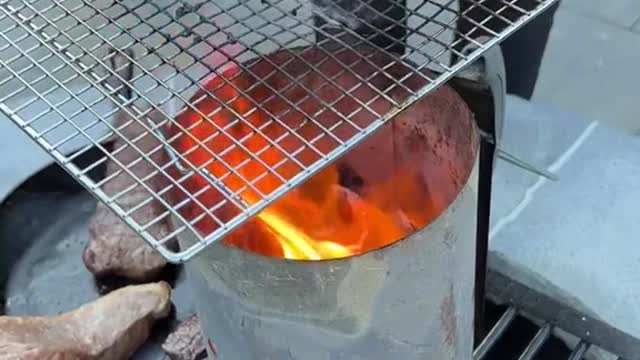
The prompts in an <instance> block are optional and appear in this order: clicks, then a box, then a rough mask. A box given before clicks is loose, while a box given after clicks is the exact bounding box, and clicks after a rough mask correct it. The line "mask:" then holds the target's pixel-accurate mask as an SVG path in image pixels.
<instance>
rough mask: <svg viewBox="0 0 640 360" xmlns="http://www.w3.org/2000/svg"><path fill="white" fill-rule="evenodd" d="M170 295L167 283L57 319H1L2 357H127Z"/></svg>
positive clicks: (128, 290) (137, 288)
mask: <svg viewBox="0 0 640 360" xmlns="http://www.w3.org/2000/svg"><path fill="white" fill-rule="evenodd" d="M170 297H171V288H170V287H169V285H168V284H167V283H165V282H159V283H153V284H146V285H132V286H128V287H125V288H122V289H119V290H116V291H113V292H111V293H110V294H108V295H106V296H104V297H101V298H99V299H98V300H95V301H94V302H92V303H89V304H85V305H83V306H81V307H79V308H77V309H76V310H73V311H70V312H68V313H65V314H62V315H59V316H53V317H13V316H0V359H84V360H91V359H100V360H121V359H128V358H130V357H131V355H133V353H134V352H135V351H136V350H137V349H138V347H139V346H140V345H142V344H143V343H144V342H145V341H146V340H147V337H148V336H149V333H150V331H151V327H152V326H153V324H154V323H155V322H156V320H158V319H162V318H165V317H167V316H168V314H169V310H170V308H171V299H170Z"/></svg>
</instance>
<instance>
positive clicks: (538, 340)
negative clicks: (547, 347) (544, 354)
mask: <svg viewBox="0 0 640 360" xmlns="http://www.w3.org/2000/svg"><path fill="white" fill-rule="evenodd" d="M552 329H553V327H552V326H551V325H550V324H544V326H542V327H541V328H540V330H538V332H537V333H536V336H535V337H534V338H533V340H531V342H530V343H529V345H527V348H526V349H525V350H524V352H523V353H522V355H520V357H519V358H518V360H533V358H534V357H535V356H536V355H537V354H538V352H539V351H540V349H542V346H543V345H544V343H545V342H546V341H547V339H549V336H551V330H552Z"/></svg>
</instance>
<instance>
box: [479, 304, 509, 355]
mask: <svg viewBox="0 0 640 360" xmlns="http://www.w3.org/2000/svg"><path fill="white" fill-rule="evenodd" d="M516 315H517V311H516V308H514V307H509V308H508V309H507V311H505V312H504V314H502V317H501V318H500V320H498V322H497V323H496V324H495V325H494V326H493V328H492V329H491V331H490V332H489V334H488V335H487V337H485V338H484V340H483V341H482V342H481V343H480V345H478V347H477V348H476V349H475V351H474V352H473V359H474V360H483V359H484V358H485V356H487V354H488V353H489V351H490V350H491V348H493V346H494V345H495V344H496V342H497V341H498V340H499V339H500V337H502V334H504V332H505V331H506V330H507V328H508V327H509V325H511V323H512V322H513V320H514V319H515V318H516Z"/></svg>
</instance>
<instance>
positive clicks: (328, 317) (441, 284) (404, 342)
mask: <svg viewBox="0 0 640 360" xmlns="http://www.w3.org/2000/svg"><path fill="white" fill-rule="evenodd" d="M470 131H473V130H470ZM476 159H477V157H476ZM466 174H470V175H469V177H468V179H467V181H466V183H465V185H464V186H463V188H462V190H461V191H460V192H459V194H458V195H457V197H456V198H455V200H454V201H453V202H452V203H451V204H450V206H449V207H448V208H447V210H446V211H444V212H443V213H442V214H441V215H440V216H439V217H438V218H437V219H436V220H435V221H434V222H433V223H431V224H430V225H429V226H427V227H425V228H423V229H421V230H419V231H417V232H415V233H414V234H413V235H411V236H409V237H407V238H405V239H403V240H401V241H398V242H396V243H394V244H392V245H390V246H387V247H385V248H382V249H380V250H377V251H373V252H370V253H366V254H363V255H360V256H355V257H351V258H346V259H340V260H327V261H291V260H283V259H276V258H268V257H263V256H257V255H254V254H252V253H248V252H245V251H242V250H239V249H236V248H233V247H228V246H225V245H223V244H221V243H216V244H214V245H212V246H210V247H209V248H207V249H206V250H205V251H204V252H203V253H202V254H201V255H199V256H198V257H196V258H194V259H192V260H191V261H190V262H188V263H187V264H186V268H187V271H188V276H189V281H190V283H191V287H192V289H193V294H194V300H195V303H196V307H197V311H198V315H199V317H200V320H201V323H202V329H203V332H204V334H205V336H206V338H207V339H209V340H210V349H209V350H210V351H211V352H213V351H216V352H217V358H218V359H222V360H255V359H260V360H267V359H272V360H283V359H303V360H325V359H340V360H343V359H349V360H361V359H367V360H372V359H381V360H382V359H384V360H389V359H403V360H412V359H416V360H417V359H420V360H424V359H434V360H453V359H456V360H458V359H459V360H468V359H471V358H472V348H473V309H474V307H473V300H474V296H473V286H474V264H475V232H476V220H475V219H476V207H477V190H476V184H477V176H478V171H477V160H476V161H474V162H473V165H472V169H468V172H467V173H466ZM181 241H182V242H183V243H185V242H186V243H191V242H192V241H195V238H193V239H192V238H189V237H186V236H183V237H182V238H181ZM214 344H215V345H214ZM214 349H215V350H214ZM211 355H213V354H211Z"/></svg>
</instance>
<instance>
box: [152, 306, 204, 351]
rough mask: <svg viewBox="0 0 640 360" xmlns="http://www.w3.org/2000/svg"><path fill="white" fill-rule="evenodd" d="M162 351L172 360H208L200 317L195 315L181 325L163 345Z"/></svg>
mask: <svg viewBox="0 0 640 360" xmlns="http://www.w3.org/2000/svg"><path fill="white" fill-rule="evenodd" d="M162 350H164V352H165V353H167V355H168V356H169V358H170V359H171V360H199V359H206V348H205V342H204V338H203V337H202V333H201V332H200V322H199V321H198V317H197V316H196V315H193V316H192V317H191V318H189V319H187V320H185V321H183V322H182V323H180V325H178V328H177V329H176V330H175V331H174V332H172V333H171V334H169V336H168V337H167V339H166V340H165V342H164V343H163V344H162Z"/></svg>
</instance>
